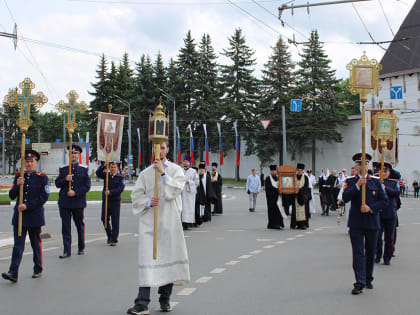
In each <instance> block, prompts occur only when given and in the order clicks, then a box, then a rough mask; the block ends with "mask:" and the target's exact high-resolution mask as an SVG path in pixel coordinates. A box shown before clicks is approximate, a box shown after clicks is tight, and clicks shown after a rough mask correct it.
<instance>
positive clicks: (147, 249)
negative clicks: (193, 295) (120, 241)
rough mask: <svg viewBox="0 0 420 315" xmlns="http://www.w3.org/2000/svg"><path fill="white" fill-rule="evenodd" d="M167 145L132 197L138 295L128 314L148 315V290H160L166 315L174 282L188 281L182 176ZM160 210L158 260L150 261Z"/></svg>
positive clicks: (137, 183) (162, 145)
mask: <svg viewBox="0 0 420 315" xmlns="http://www.w3.org/2000/svg"><path fill="white" fill-rule="evenodd" d="M168 151H169V147H168V142H167V141H166V142H164V143H162V144H161V146H160V159H159V158H155V161H154V164H153V165H151V166H149V167H148V168H146V169H145V170H143V171H142V172H141V173H140V175H139V178H138V179H137V182H136V185H135V187H134V190H133V192H132V194H131V199H132V204H133V213H134V215H138V216H139V256H138V260H139V262H138V270H139V287H140V288H139V292H138V296H137V298H136V300H135V305H134V306H133V307H131V308H130V309H128V311H127V314H134V315H146V314H149V310H148V304H149V302H150V287H159V291H158V293H159V294H160V298H159V303H160V308H161V311H163V312H169V311H170V310H171V307H170V303H169V301H170V296H171V293H172V286H173V283H174V282H181V283H183V282H187V281H189V280H190V272H189V264H188V255H187V248H186V245H185V239H184V232H183V230H182V224H181V218H180V216H181V210H182V199H181V192H182V190H183V189H184V186H185V176H184V172H183V171H182V169H181V167H179V166H178V165H176V164H174V163H172V162H169V161H168V160H167V159H166V155H167V153H168ZM155 169H157V171H158V173H159V197H154V188H155ZM154 206H158V207H159V215H158V220H159V222H158V241H157V259H156V260H154V259H153V222H154V215H153V213H154V211H153V207H154Z"/></svg>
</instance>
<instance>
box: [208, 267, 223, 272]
mask: <svg viewBox="0 0 420 315" xmlns="http://www.w3.org/2000/svg"><path fill="white" fill-rule="evenodd" d="M225 270H226V268H216V269H213V270H212V271H210V273H222V272H223V271H225Z"/></svg>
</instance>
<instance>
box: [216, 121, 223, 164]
mask: <svg viewBox="0 0 420 315" xmlns="http://www.w3.org/2000/svg"><path fill="white" fill-rule="evenodd" d="M217 131H218V132H219V152H220V163H219V164H220V165H223V143H222V128H221V126H220V123H217Z"/></svg>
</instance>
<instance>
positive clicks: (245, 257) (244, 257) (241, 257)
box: [238, 255, 252, 259]
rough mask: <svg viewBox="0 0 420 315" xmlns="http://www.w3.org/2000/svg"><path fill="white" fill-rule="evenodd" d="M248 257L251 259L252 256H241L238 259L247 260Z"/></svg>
mask: <svg viewBox="0 0 420 315" xmlns="http://www.w3.org/2000/svg"><path fill="white" fill-rule="evenodd" d="M249 257H252V255H242V256H239V257H238V259H248V258H249Z"/></svg>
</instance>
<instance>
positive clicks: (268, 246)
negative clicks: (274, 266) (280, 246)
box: [263, 245, 276, 249]
mask: <svg viewBox="0 0 420 315" xmlns="http://www.w3.org/2000/svg"><path fill="white" fill-rule="evenodd" d="M273 247H276V245H265V246H263V248H267V249H269V248H273Z"/></svg>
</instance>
